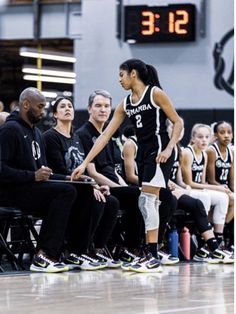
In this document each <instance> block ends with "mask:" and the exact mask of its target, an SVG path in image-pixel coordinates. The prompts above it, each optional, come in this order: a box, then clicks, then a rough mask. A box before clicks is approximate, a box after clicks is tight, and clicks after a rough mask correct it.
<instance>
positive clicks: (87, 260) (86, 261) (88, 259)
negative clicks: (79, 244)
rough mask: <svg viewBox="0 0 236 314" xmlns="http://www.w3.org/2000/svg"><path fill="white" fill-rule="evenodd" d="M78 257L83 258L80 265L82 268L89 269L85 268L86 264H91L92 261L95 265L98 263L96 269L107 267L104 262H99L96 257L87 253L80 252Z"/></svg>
mask: <svg viewBox="0 0 236 314" xmlns="http://www.w3.org/2000/svg"><path fill="white" fill-rule="evenodd" d="M79 258H80V259H82V260H83V264H82V265H81V267H80V268H81V269H83V270H91V269H88V268H87V266H88V265H91V263H93V264H94V263H95V264H96V265H99V267H98V268H96V269H103V268H105V267H107V263H106V262H101V261H99V260H98V259H97V258H94V257H91V256H89V255H88V254H82V255H81V256H79ZM86 268H87V269H86Z"/></svg>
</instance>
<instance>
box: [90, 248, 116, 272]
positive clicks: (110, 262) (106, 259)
mask: <svg viewBox="0 0 236 314" xmlns="http://www.w3.org/2000/svg"><path fill="white" fill-rule="evenodd" d="M95 255H96V257H97V259H98V261H99V262H103V263H106V267H108V268H118V267H120V266H121V265H122V262H121V261H115V260H114V259H113V258H112V256H111V255H110V254H108V252H106V250H105V249H95Z"/></svg>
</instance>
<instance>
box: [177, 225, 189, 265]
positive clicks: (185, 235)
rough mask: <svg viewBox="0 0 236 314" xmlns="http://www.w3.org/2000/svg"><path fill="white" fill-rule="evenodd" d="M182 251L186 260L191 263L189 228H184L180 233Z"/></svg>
mask: <svg viewBox="0 0 236 314" xmlns="http://www.w3.org/2000/svg"><path fill="white" fill-rule="evenodd" d="M180 249H181V252H182V253H183V256H184V258H185V259H186V260H187V261H189V260H190V258H191V254H190V233H189V230H188V228H186V227H184V228H183V229H182V231H181V233H180Z"/></svg>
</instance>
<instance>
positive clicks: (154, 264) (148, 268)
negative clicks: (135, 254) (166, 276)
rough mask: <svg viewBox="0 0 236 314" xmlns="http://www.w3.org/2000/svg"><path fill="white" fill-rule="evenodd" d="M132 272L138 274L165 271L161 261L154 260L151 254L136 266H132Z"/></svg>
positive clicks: (141, 259)
mask: <svg viewBox="0 0 236 314" xmlns="http://www.w3.org/2000/svg"><path fill="white" fill-rule="evenodd" d="M130 270H133V271H136V272H138V273H160V272H162V271H163V270H162V267H161V263H160V260H158V259H157V258H154V257H153V256H152V254H151V253H149V254H147V255H146V256H145V257H142V258H140V259H139V260H138V261H137V262H136V263H135V264H134V265H132V266H130Z"/></svg>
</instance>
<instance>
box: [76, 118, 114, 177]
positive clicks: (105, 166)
mask: <svg viewBox="0 0 236 314" xmlns="http://www.w3.org/2000/svg"><path fill="white" fill-rule="evenodd" d="M75 133H76V134H77V135H79V137H80V139H81V141H82V145H83V147H84V152H85V155H87V154H88V153H89V151H90V150H91V148H92V147H93V144H94V143H95V141H96V139H97V138H98V137H99V136H100V133H99V132H98V130H97V129H96V128H95V127H94V125H93V124H92V123H91V122H90V121H87V122H85V123H84V124H83V125H82V127H81V128H79V129H78V130H77V131H76V132H75ZM112 156H113V150H112V143H111V141H109V142H108V144H107V145H106V146H105V147H104V148H103V150H102V151H101V152H100V153H99V154H98V155H97V156H96V157H95V158H94V160H93V162H94V164H95V167H96V170H97V172H99V173H101V174H102V175H104V176H105V177H107V178H109V179H110V180H112V181H113V182H116V183H119V179H118V177H117V175H116V173H115V163H114V161H113V157H112Z"/></svg>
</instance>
